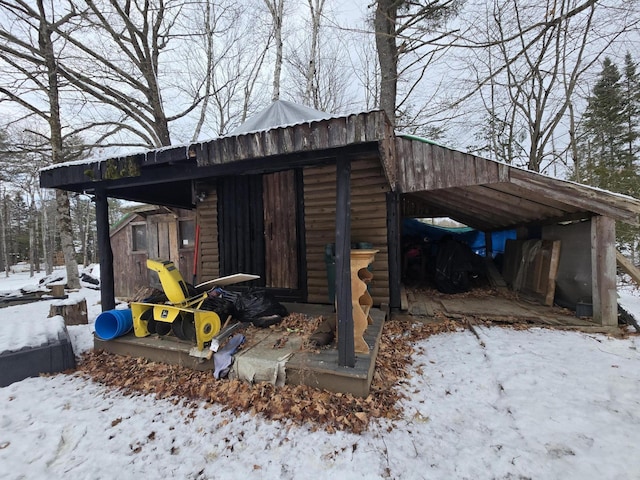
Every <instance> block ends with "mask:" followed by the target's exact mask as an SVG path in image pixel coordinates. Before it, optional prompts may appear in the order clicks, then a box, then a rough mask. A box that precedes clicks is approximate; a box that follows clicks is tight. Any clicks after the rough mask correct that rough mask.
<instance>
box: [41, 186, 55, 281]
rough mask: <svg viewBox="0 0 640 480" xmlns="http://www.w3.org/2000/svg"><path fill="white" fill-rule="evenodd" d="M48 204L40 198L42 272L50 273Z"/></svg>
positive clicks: (51, 271)
mask: <svg viewBox="0 0 640 480" xmlns="http://www.w3.org/2000/svg"><path fill="white" fill-rule="evenodd" d="M48 209H49V205H48V204H47V202H46V201H44V199H43V200H42V256H43V257H44V273H46V274H47V275H51V273H53V251H52V249H51V248H50V243H49V239H50V238H51V234H50V233H49V215H48V214H47V210H48Z"/></svg>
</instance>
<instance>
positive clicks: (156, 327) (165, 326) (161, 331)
mask: <svg viewBox="0 0 640 480" xmlns="http://www.w3.org/2000/svg"><path fill="white" fill-rule="evenodd" d="M147 268H148V269H149V270H152V271H154V272H156V273H157V274H158V277H159V279H160V283H161V284H162V289H163V290H164V294H165V295H166V297H167V300H168V301H167V302H166V303H161V304H159V303H142V302H131V312H132V314H133V331H134V333H135V335H136V337H146V336H148V335H150V334H158V335H167V334H169V333H171V332H172V333H173V334H174V335H175V336H176V337H178V338H179V339H181V340H188V341H191V342H195V343H196V346H197V348H198V350H204V349H205V347H206V346H207V344H208V343H209V342H211V339H212V338H213V337H214V336H215V335H216V334H217V333H218V332H219V331H220V317H219V316H218V314H217V313H216V312H213V311H209V310H201V309H200V307H201V306H202V303H203V302H204V301H205V300H206V299H207V293H206V292H205V293H202V294H197V295H195V296H190V293H189V289H188V287H187V284H186V283H185V281H184V279H183V278H182V275H181V274H180V271H179V270H178V269H177V268H176V266H175V265H174V264H173V262H170V261H163V260H147Z"/></svg>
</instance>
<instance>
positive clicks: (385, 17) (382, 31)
mask: <svg viewBox="0 0 640 480" xmlns="http://www.w3.org/2000/svg"><path fill="white" fill-rule="evenodd" d="M400 3H401V2H398V1H397V0H378V2H377V5H376V12H375V18H374V27H375V31H376V49H377V52H378V62H379V63H380V109H382V110H384V112H385V113H386V114H387V117H389V121H390V122H391V125H392V126H395V124H396V95H397V87H398V83H397V82H398V46H397V45H396V18H397V14H398V5H399V4H400Z"/></svg>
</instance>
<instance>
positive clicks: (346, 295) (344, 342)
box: [336, 157, 356, 367]
mask: <svg viewBox="0 0 640 480" xmlns="http://www.w3.org/2000/svg"><path fill="white" fill-rule="evenodd" d="M350 182H351V163H350V162H349V160H348V159H347V158H344V157H340V158H338V159H337V160H336V316H337V319H338V322H337V324H338V325H337V330H338V365H340V366H341V367H354V366H355V364H356V354H355V348H354V336H353V308H352V304H351V184H350Z"/></svg>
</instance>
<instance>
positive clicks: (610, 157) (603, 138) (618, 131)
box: [584, 57, 628, 191]
mask: <svg viewBox="0 0 640 480" xmlns="http://www.w3.org/2000/svg"><path fill="white" fill-rule="evenodd" d="M621 79H622V77H621V75H620V71H619V70H618V67H617V66H616V65H615V64H614V63H613V62H612V61H611V59H610V58H608V57H607V58H605V59H604V62H603V64H602V71H601V72H600V75H599V78H598V82H597V83H596V85H595V86H594V88H593V92H592V94H591V96H590V97H589V104H588V106H587V109H586V111H585V122H584V126H585V130H586V138H587V141H588V145H589V147H588V155H589V159H591V161H590V162H589V161H588V162H587V165H586V168H587V170H589V171H590V172H589V173H590V175H589V177H587V178H590V180H591V181H590V183H592V184H593V185H595V186H597V187H601V188H605V189H607V190H614V191H620V188H619V187H620V185H619V179H620V174H621V173H622V170H624V169H625V167H626V166H627V165H628V161H627V160H628V158H627V150H626V144H625V141H626V135H625V116H624V111H625V99H624V94H623V89H622V82H621Z"/></svg>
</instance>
